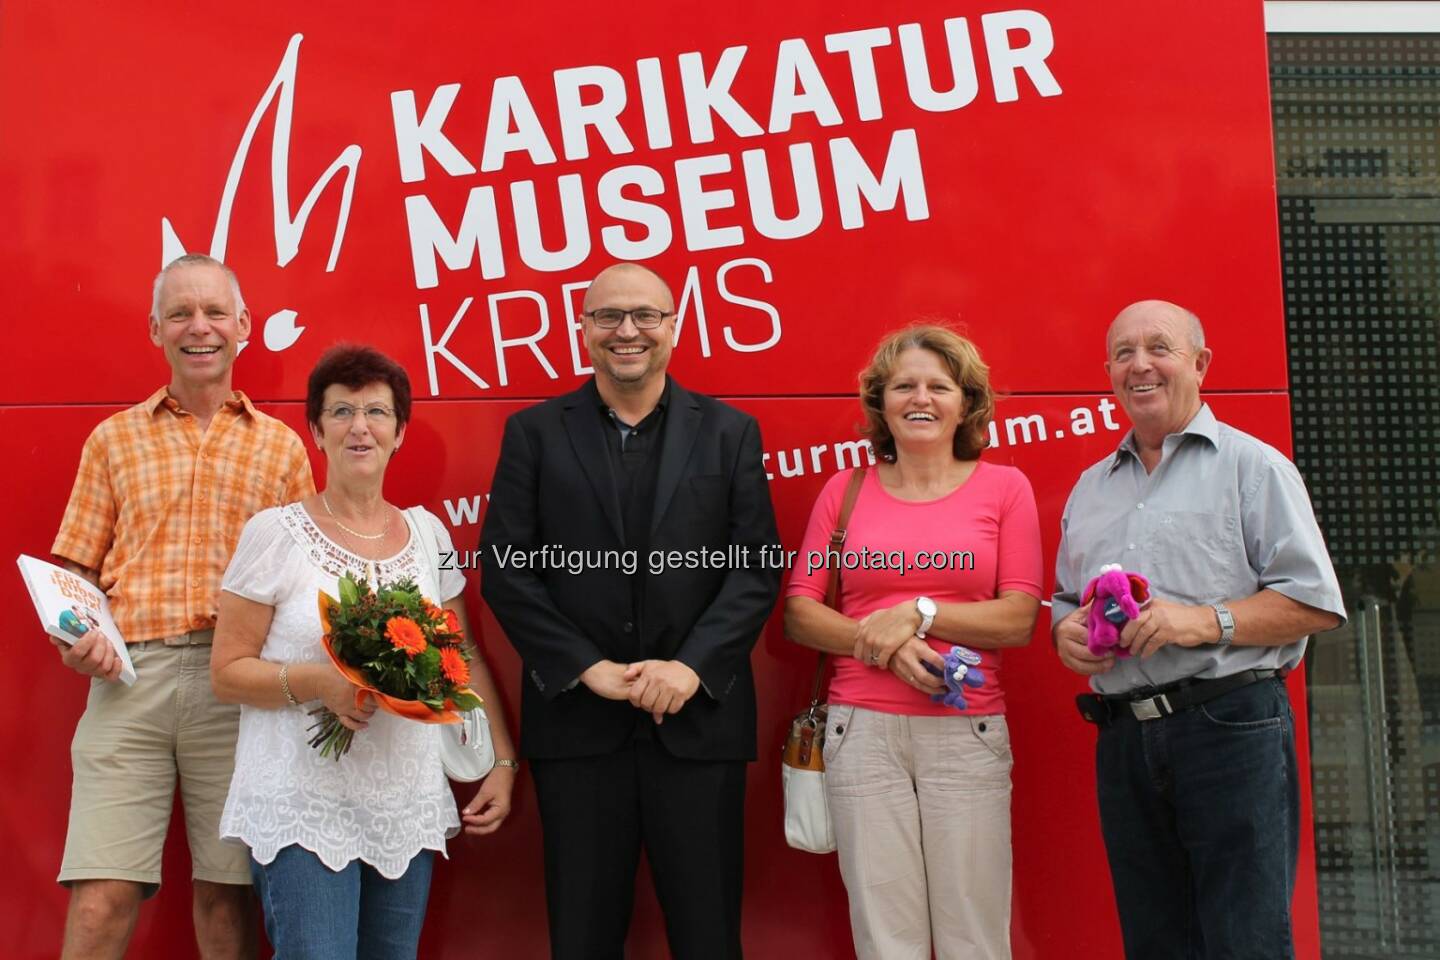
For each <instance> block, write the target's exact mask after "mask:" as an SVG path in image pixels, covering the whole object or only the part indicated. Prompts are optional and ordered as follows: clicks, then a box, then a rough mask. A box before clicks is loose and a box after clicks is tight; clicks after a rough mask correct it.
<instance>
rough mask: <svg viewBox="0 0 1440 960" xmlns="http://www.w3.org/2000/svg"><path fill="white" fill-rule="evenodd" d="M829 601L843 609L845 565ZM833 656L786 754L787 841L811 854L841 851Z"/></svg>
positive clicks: (840, 520) (851, 490)
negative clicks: (830, 741) (830, 772)
mask: <svg viewBox="0 0 1440 960" xmlns="http://www.w3.org/2000/svg"><path fill="white" fill-rule="evenodd" d="M865 472H866V468H865V467H859V468H857V469H856V470H855V471H854V472H853V473H851V475H850V482H849V483H848V484H847V485H846V487H845V497H844V499H843V500H842V501H841V504H840V515H839V517H837V518H836V521H835V529H834V530H833V531H832V532H831V533H830V552H831V553H835V554H838V553H839V552H840V548H841V547H842V546H844V544H845V529H846V527H847V526H848V525H849V523H850V514H851V513H852V512H854V510H855V501H856V500H857V499H859V497H860V487H861V485H862V484H864V482H865ZM825 605H826V606H827V607H834V608H835V609H836V610H838V609H840V564H838V563H837V564H835V565H834V566H833V567H831V568H830V576H829V581H828V583H827V584H826V587H825ZM828 659H829V658H828V657H827V656H826V655H825V654H824V653H822V654H820V659H819V662H817V663H816V664H815V679H814V680H813V681H811V684H810V706H809V707H808V708H807V709H805V710H802V711H800V714H799V715H798V716H796V717H795V719H794V720H792V721H790V729H789V730H788V731H787V732H786V735H785V746H784V748H783V750H782V751H781V756H780V784H781V786H782V787H783V788H784V795H785V842H786V843H787V844H789V845H790V846H792V847H794V848H795V849H796V850H804V851H806V852H807V853H831V852H833V851H834V850H835V825H834V822H833V821H832V819H831V817H830V802H829V800H828V799H827V797H826V795H825V722H826V720H827V718H828V713H829V709H828V704H824V703H821V702H820V688H821V687H822V686H824V683H825V667H826V661H827V660H828Z"/></svg>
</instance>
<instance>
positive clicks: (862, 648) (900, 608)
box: [855, 600, 920, 670]
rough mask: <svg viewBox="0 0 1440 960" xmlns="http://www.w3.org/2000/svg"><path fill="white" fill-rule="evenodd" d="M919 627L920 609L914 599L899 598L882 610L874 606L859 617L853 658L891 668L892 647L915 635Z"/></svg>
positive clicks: (896, 646)
mask: <svg viewBox="0 0 1440 960" xmlns="http://www.w3.org/2000/svg"><path fill="white" fill-rule="evenodd" d="M919 629H920V611H919V610H917V609H915V601H914V600H902V601H900V602H899V603H897V604H895V606H893V607H889V608H887V609H885V610H876V611H875V612H874V613H872V614H870V615H869V616H867V617H866V618H865V619H863V620H861V621H860V626H859V628H858V629H857V630H856V631H855V659H856V660H859V661H860V662H861V663H863V664H865V665H866V666H867V667H879V668H880V669H881V670H888V669H889V668H890V658H891V657H893V656H894V655H895V651H896V650H899V649H900V648H901V647H903V646H905V643H906V641H909V640H913V639H915V631H916V630H919Z"/></svg>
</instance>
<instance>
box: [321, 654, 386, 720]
mask: <svg viewBox="0 0 1440 960" xmlns="http://www.w3.org/2000/svg"><path fill="white" fill-rule="evenodd" d="M318 688H319V689H318V691H317V692H318V693H319V694H320V700H321V702H323V703H324V704H325V707H326V709H328V710H329V711H330V712H331V713H333V714H335V716H337V717H339V718H340V722H341V723H342V724H344V725H345V726H346V727H349V728H350V729H351V730H364V729H365V728H366V727H368V726H369V725H370V723H369V721H370V717H371V715H372V714H374V713H375V698H374V697H372V696H371V695H370V691H368V690H366V691H361V690H360V688H359V687H357V686H355V684H353V683H351V682H350V681H349V680H346V679H345V676H344V675H343V674H342V673H341V672H340V671H339V670H335V669H331V670H328V671H326V672H325V673H324V674H323V675H322V677H321V678H319V681H318ZM357 693H359V694H360V696H358V697H357V696H356V694H357ZM357 701H358V702H357Z"/></svg>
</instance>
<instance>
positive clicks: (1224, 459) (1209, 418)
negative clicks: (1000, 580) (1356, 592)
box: [1051, 404, 1345, 694]
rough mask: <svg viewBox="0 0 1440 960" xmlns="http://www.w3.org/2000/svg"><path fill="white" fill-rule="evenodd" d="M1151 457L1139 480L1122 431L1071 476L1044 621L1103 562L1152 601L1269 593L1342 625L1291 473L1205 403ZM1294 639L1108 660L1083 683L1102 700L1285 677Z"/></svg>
mask: <svg viewBox="0 0 1440 960" xmlns="http://www.w3.org/2000/svg"><path fill="white" fill-rule="evenodd" d="M1161 450H1162V456H1161V460H1160V463H1159V465H1158V466H1156V468H1155V472H1154V473H1146V472H1145V465H1144V464H1142V463H1141V462H1140V455H1139V453H1138V451H1137V450H1136V447H1135V433H1134V431H1133V430H1132V431H1131V432H1130V433H1128V434H1126V436H1125V439H1124V440H1122V441H1121V442H1120V446H1119V448H1118V449H1116V451H1115V452H1114V453H1113V454H1111V455H1110V456H1108V457H1106V458H1105V459H1104V460H1101V461H1100V462H1099V463H1097V464H1095V465H1094V466H1092V467H1090V468H1089V469H1088V470H1086V471H1085V472H1084V473H1082V474H1081V475H1080V479H1079V480H1078V481H1077V482H1076V484H1075V489H1074V490H1072V491H1070V499H1069V501H1068V502H1067V503H1066V504H1065V514H1064V516H1063V518H1062V519H1061V521H1060V523H1061V539H1060V551H1059V553H1058V554H1057V556H1056V559H1055V596H1054V601H1053V602H1054V605H1053V607H1052V609H1051V616H1052V617H1053V622H1058V621H1059V620H1060V619H1061V618H1063V617H1065V616H1068V615H1069V614H1070V613H1072V612H1073V611H1074V610H1075V609H1076V608H1077V607H1078V606H1079V604H1080V594H1081V592H1082V591H1084V589H1085V585H1086V584H1087V583H1089V582H1090V580H1091V579H1092V578H1093V577H1096V576H1099V574H1100V568H1101V567H1102V566H1103V565H1105V564H1107V563H1118V564H1120V565H1121V566H1122V567H1123V568H1124V569H1125V570H1127V571H1132V572H1135V573H1140V574H1144V575H1145V577H1147V578H1148V579H1149V581H1150V586H1151V589H1152V590H1153V592H1154V594H1155V595H1156V596H1158V597H1163V598H1165V599H1167V600H1173V601H1175V602H1177V603H1187V604H1208V603H1211V602H1213V601H1216V600H1229V601H1234V600H1240V599H1243V598H1245V597H1249V596H1252V595H1253V594H1255V593H1258V592H1259V591H1260V590H1264V589H1269V590H1274V591H1276V592H1277V593H1282V594H1284V595H1285V596H1287V597H1290V598H1291V599H1292V600H1298V601H1300V602H1301V603H1305V604H1308V605H1310V606H1312V607H1316V608H1318V609H1321V610H1328V611H1329V612H1331V613H1334V614H1336V615H1338V616H1339V617H1341V618H1342V619H1344V617H1345V607H1344V602H1343V601H1342V600H1341V597H1340V585H1339V583H1338V582H1337V581H1336V579H1335V570H1334V568H1333V567H1332V566H1331V565H1330V556H1329V554H1328V553H1327V552H1326V549H1325V541H1324V539H1323V538H1322V537H1321V535H1320V528H1319V526H1318V525H1317V524H1316V523H1315V514H1314V512H1313V511H1312V510H1311V508H1310V497H1309V495H1308V494H1307V493H1306V491H1305V484H1304V481H1302V480H1301V479H1300V473H1299V471H1298V470H1296V469H1295V465H1294V464H1293V463H1291V462H1290V461H1289V460H1288V459H1286V458H1285V456H1284V455H1283V454H1281V453H1280V451H1278V450H1276V449H1275V448H1274V447H1272V446H1270V445H1269V444H1267V443H1263V442H1261V441H1260V440H1257V439H1256V438H1254V437H1252V436H1250V435H1249V434H1247V433H1242V432H1241V431H1239V430H1236V429H1235V428H1234V427H1231V426H1229V425H1227V424H1223V423H1220V422H1219V421H1218V420H1216V419H1215V414H1214V413H1212V412H1211V410H1210V405H1209V404H1204V405H1202V406H1201V407H1200V412H1199V413H1197V414H1196V415H1195V417H1194V419H1192V420H1191V421H1190V423H1189V424H1188V425H1186V427H1185V429H1184V430H1182V431H1181V432H1179V433H1173V434H1171V435H1170V436H1168V437H1166V438H1165V441H1164V444H1163V445H1162V448H1161ZM1306 639H1308V638H1304V639H1301V640H1300V641H1299V642H1297V643H1292V644H1287V645H1285V646H1274V647H1252V646H1244V647H1236V646H1229V647H1222V646H1219V645H1218V644H1203V645H1201V646H1198V647H1180V646H1172V645H1166V646H1164V647H1161V648H1160V650H1159V651H1158V652H1156V653H1155V654H1154V655H1153V656H1151V657H1150V658H1148V659H1146V660H1143V661H1142V660H1141V659H1140V658H1138V657H1126V658H1120V659H1117V660H1116V661H1115V666H1114V667H1113V668H1112V669H1111V670H1110V671H1108V672H1107V673H1102V674H1098V675H1096V676H1094V677H1091V678H1090V685H1091V687H1092V688H1093V689H1094V690H1095V691H1096V692H1098V693H1110V694H1114V693H1125V692H1127V691H1130V690H1134V689H1136V688H1139V687H1146V686H1161V685H1163V684H1167V683H1173V682H1174V681H1176V680H1183V679H1185V678H1187V677H1197V678H1202V679H1210V678H1213V677H1224V676H1228V675H1230V674H1232V673H1238V672H1240V671H1241V670H1248V669H1251V668H1261V669H1266V668H1279V667H1287V668H1288V667H1293V666H1295V665H1296V664H1297V663H1299V662H1300V657H1301V655H1302V654H1303V653H1304V652H1305V640H1306Z"/></svg>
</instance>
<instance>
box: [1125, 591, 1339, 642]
mask: <svg viewBox="0 0 1440 960" xmlns="http://www.w3.org/2000/svg"><path fill="white" fill-rule="evenodd" d="M1226 606H1228V607H1229V608H1230V613H1231V614H1232V615H1233V616H1234V617H1235V639H1234V640H1233V641H1231V642H1232V644H1233V645H1234V646H1237V647H1242V646H1243V647H1278V646H1285V645H1287V644H1291V643H1295V642H1296V641H1298V640H1299V639H1300V638H1301V637H1308V636H1309V635H1310V634H1312V633H1321V632H1323V631H1325V630H1333V629H1334V628H1335V627H1338V626H1339V625H1340V618H1339V617H1338V616H1336V615H1335V614H1333V613H1330V612H1329V611H1327V610H1321V609H1319V608H1317V607H1312V606H1310V605H1309V604H1306V603H1301V602H1300V601H1298V600H1292V599H1290V598H1289V597H1287V596H1285V595H1284V594H1283V593H1279V592H1278V591H1275V590H1260V591H1258V592H1256V593H1253V594H1251V595H1250V596H1248V597H1245V598H1243V599H1240V600H1234V601H1229V602H1227V603H1226ZM1219 639H1220V623H1219V621H1218V620H1217V619H1216V617H1215V611H1214V609H1213V608H1211V607H1209V606H1205V605H1196V606H1192V605H1189V604H1183V603H1172V602H1170V601H1168V600H1160V599H1158V598H1157V599H1156V600H1154V601H1153V602H1152V603H1151V604H1150V606H1148V607H1147V608H1145V610H1143V611H1141V613H1140V616H1138V617H1136V618H1135V619H1134V620H1132V621H1130V622H1129V623H1127V624H1126V625H1125V628H1124V629H1123V630H1122V631H1121V632H1120V645H1121V646H1124V647H1128V648H1129V649H1130V651H1131V652H1132V653H1135V654H1138V655H1140V656H1142V657H1148V656H1150V655H1151V654H1153V653H1154V652H1155V651H1156V650H1159V649H1160V648H1161V647H1163V646H1165V645H1166V644H1175V645H1177V646H1181V647H1198V646H1200V645H1201V644H1205V643H1215V642H1216V641H1218V640H1219Z"/></svg>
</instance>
